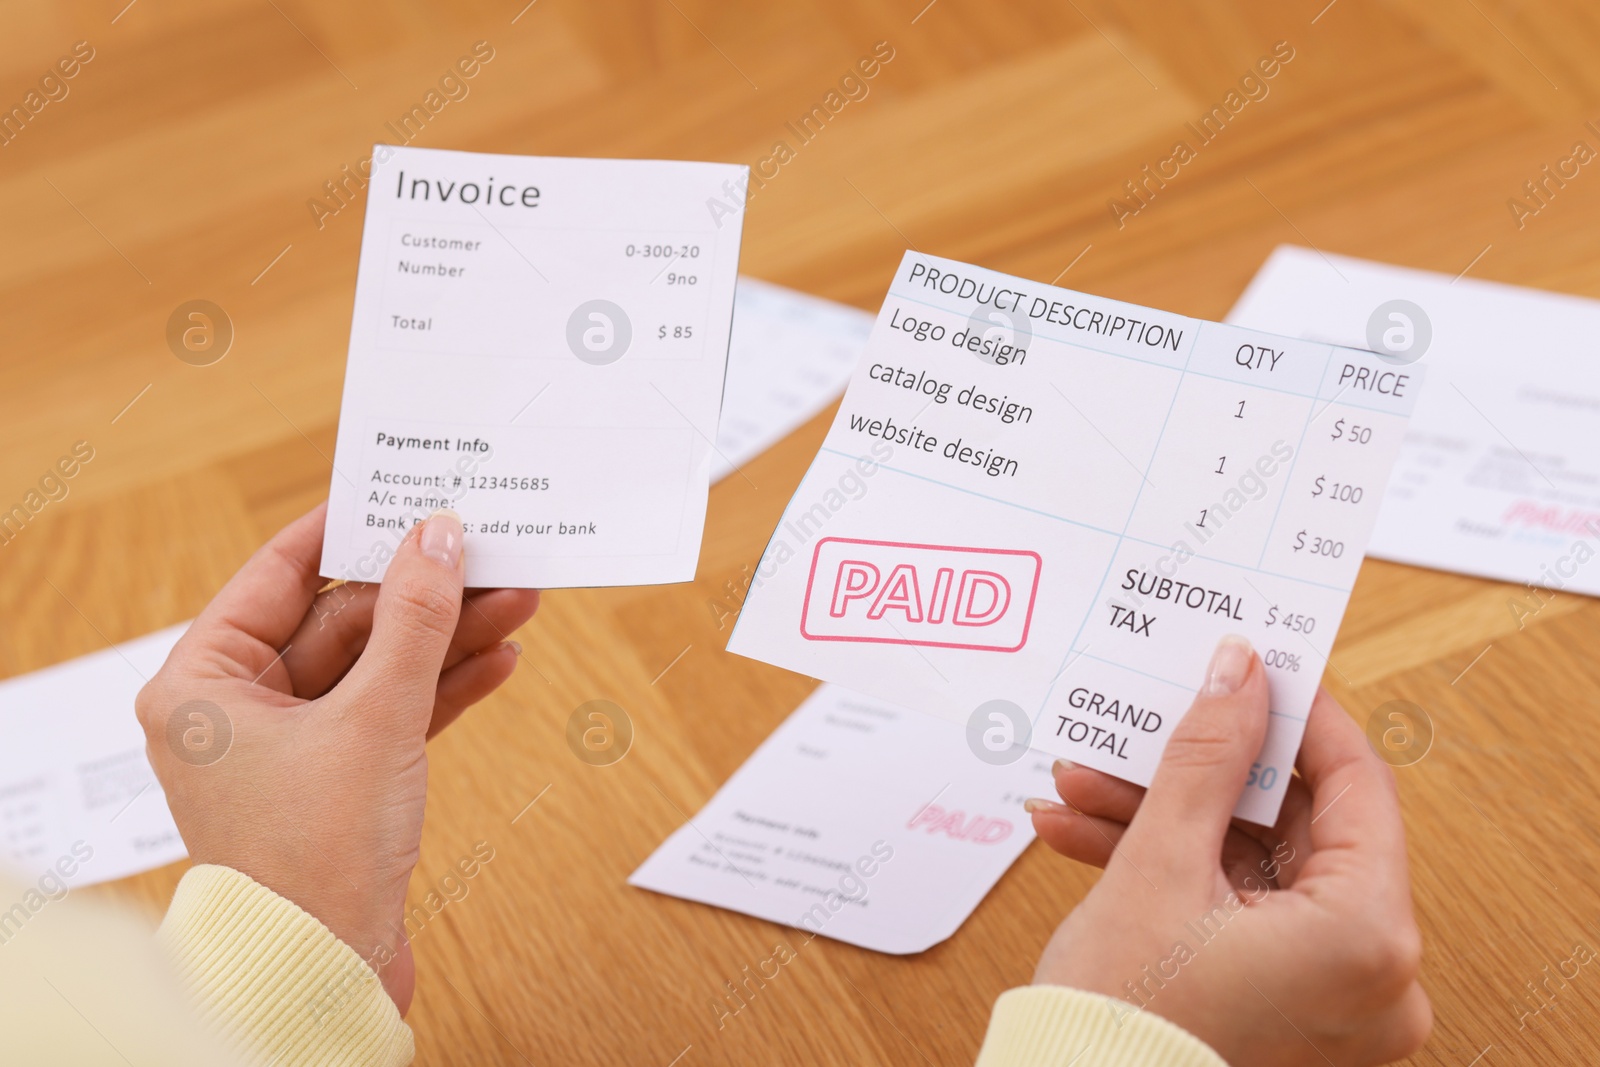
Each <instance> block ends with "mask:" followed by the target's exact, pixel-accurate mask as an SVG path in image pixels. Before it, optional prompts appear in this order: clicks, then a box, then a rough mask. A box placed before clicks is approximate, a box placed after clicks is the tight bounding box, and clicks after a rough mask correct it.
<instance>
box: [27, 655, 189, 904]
mask: <svg viewBox="0 0 1600 1067" xmlns="http://www.w3.org/2000/svg"><path fill="white" fill-rule="evenodd" d="M188 626H189V624H188V623H182V624H180V625H177V626H173V627H169V628H168V629H165V630H160V631H158V632H156V633H153V634H148V635H146V636H144V637H141V638H138V639H137V640H134V641H128V642H125V643H123V644H120V645H117V646H115V647H113V648H108V649H105V650H104V651H101V652H92V653H90V654H89V655H87V656H80V657H79V658H77V659H74V660H68V661H67V662H66V663H58V664H56V665H55V666H54V667H46V668H45V669H44V670H41V671H34V672H33V673H32V674H24V675H22V676H21V677H18V678H11V679H8V680H6V681H4V682H0V866H4V867H6V868H7V869H8V870H10V871H12V872H13V873H14V874H16V875H17V876H18V877H19V878H21V879H22V880H23V881H24V882H25V883H28V884H33V883H34V882H36V881H37V880H38V879H39V878H41V877H48V875H47V874H46V872H49V871H53V872H55V874H56V875H57V876H59V877H60V878H61V880H62V881H63V882H65V883H66V884H68V885H74V886H79V885H93V884H94V883H96V882H104V881H108V880H110V879H112V878H122V877H124V876H126V875H130V874H137V873H139V872H140V871H147V870H150V869H151V868H153V867H160V866H163V865H165V864H168V863H172V862H174V861H176V860H181V859H183V858H184V856H185V855H187V853H186V852H185V850H184V847H183V839H182V838H180V837H179V836H178V828H177V827H176V826H174V825H173V822H172V815H171V814H170V813H169V812H168V810H167V798H166V794H165V793H163V792H162V791H161V786H160V785H159V784H158V783H157V782H156V778H155V774H154V772H152V771H151V769H150V763H149V760H148V759H147V758H146V757H145V747H144V746H145V737H144V731H143V730H142V729H141V728H140V726H139V722H138V720H137V719H136V718H135V717H134V711H133V701H134V697H136V696H137V695H138V693H139V689H140V688H141V687H142V686H143V685H144V682H145V679H146V678H148V677H150V676H152V675H154V674H155V673H156V671H158V670H159V669H160V668H161V664H162V663H164V662H165V661H166V658H167V653H168V652H170V651H172V646H173V645H175V644H176V643H177V641H178V638H179V637H181V636H182V635H183V632H184V630H186V629H188ZM69 872H70V873H69Z"/></svg>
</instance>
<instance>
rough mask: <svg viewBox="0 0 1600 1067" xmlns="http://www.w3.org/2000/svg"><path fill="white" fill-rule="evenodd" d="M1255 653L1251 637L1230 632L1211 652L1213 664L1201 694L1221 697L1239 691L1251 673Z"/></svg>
mask: <svg viewBox="0 0 1600 1067" xmlns="http://www.w3.org/2000/svg"><path fill="white" fill-rule="evenodd" d="M1254 655H1255V651H1254V650H1253V649H1252V648H1251V647H1250V640H1249V638H1245V637H1240V636H1239V635H1238V634H1228V635H1227V636H1226V637H1224V638H1223V639H1222V640H1221V641H1218V642H1217V650H1216V651H1215V652H1213V653H1212V654H1211V666H1209V667H1207V668H1206V684H1205V685H1204V686H1203V687H1202V688H1201V690H1200V695H1201V696H1208V697H1220V696H1227V695H1228V694H1229V693H1232V692H1235V691H1237V690H1238V688H1239V687H1240V686H1241V685H1243V684H1244V679H1245V676H1246V675H1248V674H1249V673H1250V659H1251V657H1252V656H1254Z"/></svg>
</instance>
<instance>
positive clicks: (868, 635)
mask: <svg viewBox="0 0 1600 1067" xmlns="http://www.w3.org/2000/svg"><path fill="white" fill-rule="evenodd" d="M977 301H982V303H978V302H977ZM1421 373H1422V372H1421V371H1420V369H1418V368H1416V367H1399V368H1397V367H1393V366H1391V365H1389V364H1388V363H1386V362H1384V361H1382V360H1380V359H1379V358H1378V357H1377V356H1375V355H1373V354H1372V353H1370V352H1358V351H1353V350H1350V349H1343V348H1334V347H1331V346H1329V345H1326V344H1312V343H1307V342H1304V341H1297V340H1292V339H1288V338H1282V337H1276V336H1272V335H1267V334H1260V333H1254V332H1250V331H1246V330H1242V329H1239V328H1238V327H1233V326H1223V325H1218V324H1216V323H1208V322H1201V321H1198V320H1195V319H1189V318H1184V317H1182V316H1178V315H1169V314H1167V313H1165V312H1160V311H1151V310H1147V309H1145V308H1140V307H1135V306H1133V305H1130V304H1122V303H1118V302H1116V301H1111V300H1105V299H1101V298H1099V297H1093V296H1085V295H1083V294H1079V293H1073V292H1070V291H1067V290H1064V289H1055V288H1051V287H1049V286H1045V285H1041V284H1039V283H1036V282H1031V281H1026V280H1022V279H1017V278H1011V277H1008V276H1006V275H1003V274H998V273H996V272H994V271H988V270H984V269H982V268H978V267H970V266H965V265H963V264H960V263H954V262H951V261H949V260H941V259H936V258H934V257H931V256H924V255H921V254H918V253H908V254H907V255H906V257H905V259H904V260H903V261H902V263H901V266H900V269H899V270H898V271H897V272H896V275H895V280H894V283H893V285H892V286H891V288H890V291H889V295H888V298H887V299H886V300H885V301H884V305H883V308H882V310H881V311H880V312H879V314H878V320H877V323H876V325H875V326H874V327H873V332H872V337H871V340H870V341H869V342H868V346H867V351H866V353H865V354H864V355H863V356H862V358H861V360H860V362H859V363H858V365H857V368H856V372H855V375H854V377H853V378H852V379H851V382H850V387H849V389H848V390H847V391H846V393H845V397H844V401H843V403H842V404H841V405H840V408H839V414H838V415H837V416H836V417H835V419H834V423H833V427H832V429H831V430H830V431H829V433H828V437H827V439H826V441H825V442H824V444H823V447H822V451H821V452H820V453H819V454H818V456H817V458H816V461H815V462H814V463H813V464H812V466H811V469H810V470H809V471H808V472H807V474H806V477H805V479H804V480H803V481H802V482H801V485H800V488H799V490H798V491H797V492H796V493H795V496H794V498H793V499H792V500H791V501H790V502H789V505H788V507H787V508H786V509H785V512H784V515H783V518H782V520H781V521H780V522H779V524H778V528H777V530H775V531H774V533H773V537H772V540H771V542H770V543H769V544H768V546H767V550H766V552H765V554H764V555H763V558H762V561H761V563H760V565H759V566H758V568H757V573H756V576H755V580H754V582H753V583H752V587H751V590H750V592H749V594H748V596H747V597H746V599H745V602H744V606H743V608H742V610H741V611H740V614H739V620H738V623H737V625H736V627H735V629H734V633H733V636H732V639H731V640H730V641H729V644H728V648H729V650H730V651H733V652H737V653H739V654H741V655H746V656H752V657H754V658H757V659H762V660H765V661H767V662H769V663H775V664H777V665H778V666H781V667H786V668H788V669H790V670H794V671H800V672H803V673H805V674H809V675H811V676H813V677H816V678H821V679H822V680H824V681H829V682H836V683H838V684H841V685H845V686H848V687H850V688H852V689H857V690H860V691H863V692H866V693H870V694H872V695H873V696H875V697H877V698H879V699H883V700H892V701H895V702H896V703H899V704H904V705H908V706H911V707H916V708H918V709H922V710H926V711H929V712H932V713H935V714H938V715H941V716H944V717H946V718H950V719H954V720H956V721H959V722H973V723H987V722H989V721H991V718H992V716H994V715H995V714H1001V715H1003V716H1004V717H1006V718H1007V720H1008V721H1009V722H1011V723H1012V729H1013V741H1014V742H1015V743H1016V744H1021V745H1031V746H1032V747H1034V748H1038V749H1042V750H1045V751H1048V752H1051V753H1054V754H1057V755H1061V756H1065V757H1066V758H1068V759H1071V760H1074V761H1076V762H1078V763H1083V764H1086V765H1088V766H1092V767H1096V768H1098V769H1099V770H1102V771H1106V772H1107V773H1110V774H1115V775H1117V776H1119V777H1122V778H1126V779H1128V780H1131V781H1134V782H1139V783H1141V784H1144V783H1148V781H1149V779H1150V776H1151V774H1152V773H1153V772H1154V770H1155V765H1156V762H1157V761H1158V759H1159V757H1160V754H1161V750H1162V748H1163V747H1164V746H1165V744H1166V739H1167V737H1168V736H1169V735H1170V734H1171V731H1172V727H1173V725H1174V723H1176V722H1177V720H1178V719H1179V718H1181V717H1182V715H1183V713H1184V712H1185V711H1187V710H1188V707H1189V704H1190V702H1191V701H1192V699H1193V697H1194V694H1195V691H1196V689H1197V687H1198V684H1199V681H1200V679H1201V677H1202V675H1203V673H1204V669H1205V665H1206V662H1207V661H1208V659H1209V657H1210V655H1211V652H1212V649H1213V648H1214V647H1215V645H1216V643H1217V641H1218V639H1219V638H1220V637H1222V636H1223V635H1224V634H1226V633H1229V632H1237V633H1241V634H1243V635H1245V636H1246V637H1248V638H1249V639H1250V640H1251V641H1252V642H1253V643H1254V645H1255V646H1256V648H1257V649H1258V650H1259V651H1260V652H1261V653H1262V656H1263V659H1264V661H1265V663H1266V666H1267V675H1268V681H1269V685H1270V687H1271V694H1272V711H1273V715H1272V717H1271V720H1270V725H1269V727H1268V731H1267V739H1266V743H1265V745H1264V747H1263V748H1262V750H1261V753H1260V755H1259V757H1258V759H1259V763H1258V764H1257V766H1256V767H1255V768H1254V769H1253V771H1252V774H1251V777H1250V783H1249V785H1248V786H1247V788H1246V790H1245V792H1244V794H1243V796H1242V797H1241V799H1240V802H1239V805H1238V807H1237V808H1236V811H1237V813H1238V814H1239V815H1241V816H1242V817H1245V818H1249V819H1252V820H1254V821H1257V822H1264V823H1269V824H1270V823H1271V822H1272V821H1273V819H1274V818H1275V817H1276V814H1277V811H1278V806H1279V804H1280V803H1281V801H1282V798H1283V794H1284V792H1285V790H1286V789H1287V787H1288V782H1289V779H1290V772H1291V769H1292V767H1293V762H1294V757H1295V753H1296V751H1297V750H1298V748H1299V744H1300V736H1301V733H1302V732H1303V730H1304V725H1305V722H1304V721H1305V718H1306V715H1307V714H1308V713H1309V711H1310V707H1311V701H1312V698H1313V697H1314V696H1315V694H1316V688H1317V683H1318V680H1319V679H1320V677H1321V675H1322V671H1323V669H1324V666H1325V665H1326V661H1327V652H1328V649H1329V647H1330V646H1331V645H1332V642H1333V638H1334V635H1335V633H1336V632H1337V631H1338V628H1339V621H1340V619H1341V618H1342V616H1343V614H1344V609H1345V604H1346V602H1347V600H1348V598H1349V591H1350V587H1351V585H1352V584H1353V582H1354V581H1355V575H1356V571H1357V569H1358V568H1359V567H1360V564H1361V555H1362V551H1363V549H1364V548H1365V546H1366V541H1367V536H1368V533H1369V532H1370V530H1371V525H1372V520H1373V517H1374V514H1375V512H1376V509H1377V505H1378V501H1379V499H1380V497H1381V492H1380V490H1381V487H1382V485H1383V483H1384V482H1385V480H1386V479H1387V478H1388V474H1389V467H1390V464H1391V463H1392V462H1393V457H1394V453H1395V450H1396V449H1397V448H1398V447H1399V444H1400V438H1401V435H1402V434H1403V433H1404V429H1405V422H1406V415H1407V413H1408V412H1409V409H1410V406H1411V403H1412V397H1413V396H1414V394H1415V393H1416V390H1417V386H1418V384H1419V382H1420V377H1421ZM1357 427H1359V428H1360V429H1361V430H1362V432H1360V433H1354V432H1353V431H1354V430H1355V428H1357Z"/></svg>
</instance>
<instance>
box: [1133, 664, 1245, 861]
mask: <svg viewBox="0 0 1600 1067" xmlns="http://www.w3.org/2000/svg"><path fill="white" fill-rule="evenodd" d="M1266 732H1267V675H1266V668H1265V667H1263V666H1262V664H1261V657H1259V656H1257V655H1256V653H1255V650H1254V649H1252V648H1251V647H1250V642H1249V641H1248V640H1247V639H1245V638H1243V637H1240V636H1238V635H1237V634H1229V635H1228V636H1226V637H1224V638H1223V639H1222V640H1221V641H1220V642H1218V644H1217V648H1216V651H1215V652H1213V653H1212V655H1211V665H1210V666H1209V667H1207V668H1206V679H1205V683H1204V684H1203V685H1201V687H1200V692H1199V693H1198V694H1196V696H1195V699H1194V704H1192V705H1191V706H1190V708H1189V711H1188V713H1187V714H1186V715H1184V717H1183V719H1182V720H1181V721H1180V722H1179V723H1178V725H1177V727H1176V728H1174V729H1173V731H1172V736H1171V737H1170V738H1169V739H1168V740H1167V747H1166V749H1165V751H1163V752H1162V753H1161V763H1160V765H1159V766H1157V767H1156V773H1155V777H1154V778H1153V779H1152V780H1151V782H1150V788H1149V790H1148V791H1146V793H1145V796H1144V801H1143V803H1141V804H1140V805H1139V810H1138V811H1137V812H1136V813H1135V815H1134V817H1133V821H1132V822H1131V823H1130V824H1129V826H1128V833H1127V835H1126V836H1125V837H1124V838H1123V841H1122V847H1123V848H1124V849H1126V850H1127V851H1128V853H1129V856H1130V857H1131V858H1132V859H1133V860H1134V862H1135V863H1143V862H1149V863H1151V864H1153V865H1155V866H1158V867H1160V866H1166V867H1175V868H1177V869H1178V870H1181V871H1184V872H1192V871H1194V870H1195V869H1196V867H1197V866H1209V867H1214V866H1216V865H1217V863H1218V862H1219V857H1220V856H1221V855H1222V841H1223V838H1224V837H1225V836H1226V834H1227V832H1228V826H1229V823H1230V821H1231V820H1232V818H1233V809H1234V805H1236V804H1237V803H1238V802H1239V794H1240V792H1241V791H1242V790H1243V789H1244V783H1245V779H1246V777H1247V776H1248V774H1249V773H1250V764H1251V763H1252V762H1253V761H1254V760H1255V758H1256V756H1257V755H1258V754H1259V753H1260V751H1261V743H1262V741H1263V739H1265V737H1266Z"/></svg>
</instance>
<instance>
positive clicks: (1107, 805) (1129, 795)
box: [1054, 760, 1311, 888]
mask: <svg viewBox="0 0 1600 1067" xmlns="http://www.w3.org/2000/svg"><path fill="white" fill-rule="evenodd" d="M1054 773H1055V779H1056V792H1057V793H1059V794H1060V795H1061V799H1062V800H1064V801H1066V803H1067V804H1068V806H1070V807H1073V808H1076V809H1077V810H1079V811H1081V812H1083V813H1084V814H1085V815H1094V816H1097V817H1099V818H1102V819H1109V820H1111V821H1113V822H1117V823H1123V824H1126V823H1130V822H1132V821H1133V817H1134V815H1135V814H1137V813H1138V811H1139V804H1140V803H1141V802H1142V801H1143V800H1144V794H1145V790H1144V787H1143V786H1138V785H1134V784H1133V783H1132V782H1124V781H1123V780H1122V779H1120V778H1113V777H1112V776H1111V775H1109V774H1103V773H1101V772H1100V771H1097V770H1094V769H1092V768H1090V767H1082V766H1079V765H1078V764H1076V763H1069V762H1068V761H1066V760H1057V761H1056V763H1055V767H1054ZM1310 800H1311V795H1310V793H1309V792H1308V791H1307V790H1306V786H1305V783H1304V782H1302V781H1301V780H1300V779H1299V778H1292V779H1290V782H1289V788H1288V792H1287V793H1286V794H1285V798H1284V805H1283V815H1282V817H1280V818H1279V820H1278V825H1277V826H1274V827H1272V828H1271V829H1269V828H1267V827H1265V826H1259V825H1257V824H1255V823H1251V822H1245V821H1244V820H1243V819H1234V820H1233V822H1232V824H1231V825H1230V827H1229V828H1228V837H1227V838H1226V839H1225V843H1224V846H1223V853H1224V857H1226V856H1227V855H1228V854H1229V847H1230V845H1229V843H1230V842H1233V838H1234V837H1235V835H1238V836H1239V837H1240V838H1241V842H1238V843H1237V844H1240V845H1241V846H1242V843H1243V841H1249V842H1252V843H1253V844H1254V845H1255V846H1256V847H1255V848H1254V849H1253V850H1250V849H1244V848H1242V847H1240V848H1238V849H1236V852H1235V854H1236V855H1237V856H1240V857H1243V856H1246V855H1248V857H1250V862H1251V866H1252V868H1253V873H1254V874H1255V875H1256V876H1257V879H1258V880H1260V879H1266V880H1267V881H1270V882H1276V883H1277V884H1278V885H1281V886H1283V887H1285V888H1287V887H1288V886H1289V885H1290V884H1292V883H1293V881H1294V873H1295V871H1296V870H1298V868H1299V866H1300V864H1301V863H1303V862H1304V861H1305V859H1306V858H1307V857H1309V856H1310V855H1311V840H1310V838H1309V837H1308V836H1306V835H1305V833H1304V828H1305V821H1306V820H1305V819H1304V818H1297V814H1298V813H1299V812H1303V811H1305V810H1306V809H1307V808H1308V807H1309V805H1310ZM1224 866H1225V867H1226V863H1224ZM1242 873H1252V871H1250V870H1246V871H1243V872H1242Z"/></svg>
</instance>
